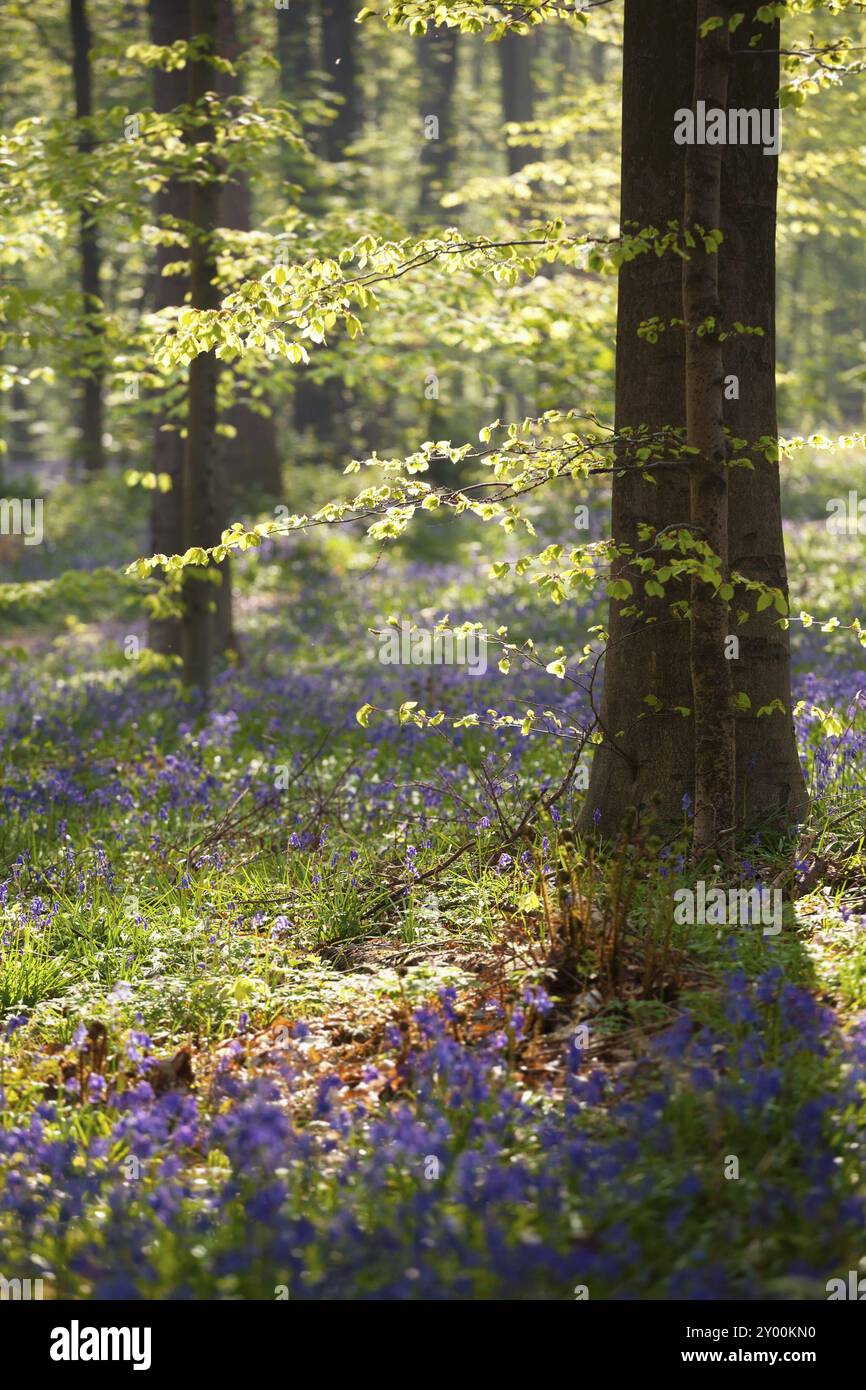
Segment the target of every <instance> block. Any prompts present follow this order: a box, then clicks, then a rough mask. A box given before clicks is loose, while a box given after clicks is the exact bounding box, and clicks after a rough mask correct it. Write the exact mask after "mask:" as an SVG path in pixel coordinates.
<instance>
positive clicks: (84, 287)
mask: <svg viewBox="0 0 866 1390" xmlns="http://www.w3.org/2000/svg"><path fill="white" fill-rule="evenodd" d="M69 26H70V30H71V33H72V75H73V80H74V85H75V116H76V119H77V120H78V121H88V120H89V119H90V118H91V117H92V115H93V95H92V83H91V68H90V26H89V24H88V22H87V10H86V7H85V0H70V3H69ZM78 148H79V150H80V152H81V153H82V154H84V155H87V154H90V153H92V151H93V149H94V140H93V135H92V132H91V131H89V130H88V129H87V128H86V127H85V129H84V130H81V133H80V134H79V137H78ZM79 229H80V230H79V242H80V247H81V299H82V315H81V322H82V329H83V333H84V347H83V350H82V354H81V365H82V369H83V371H84V372H85V373H86V375H85V376H84V378H83V381H82V387H81V402H80V407H79V424H80V429H81V446H80V448H81V461H82V463H83V465H84V469H85V472H86V473H98V472H99V471H100V470H101V469H102V468H104V467H105V453H104V449H103V443H102V435H103V423H102V384H103V379H104V375H105V366H104V356H103V352H104V337H105V332H104V325H103V322H102V308H103V305H102V299H101V296H100V268H101V258H100V251H99V238H98V235H97V230H96V223H95V221H94V217H93V211H92V209H90V208H88V207H87V205H86V203H82V205H81V209H80V212H79Z"/></svg>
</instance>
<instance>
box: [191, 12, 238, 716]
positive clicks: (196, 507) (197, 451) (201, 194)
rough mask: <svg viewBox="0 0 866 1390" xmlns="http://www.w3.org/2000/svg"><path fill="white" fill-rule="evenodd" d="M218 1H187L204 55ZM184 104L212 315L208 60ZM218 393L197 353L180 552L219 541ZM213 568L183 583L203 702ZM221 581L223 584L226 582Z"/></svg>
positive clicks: (194, 221) (194, 236) (207, 360)
mask: <svg viewBox="0 0 866 1390" xmlns="http://www.w3.org/2000/svg"><path fill="white" fill-rule="evenodd" d="M217 3H218V0H191V5H190V27H191V31H192V35H193V37H194V38H195V37H200V36H201V37H204V39H205V40H206V53H215V52H216V46H217ZM188 70H189V104H190V107H191V108H192V118H193V124H192V125H191V128H190V131H189V135H188V140H189V143H190V144H191V145H195V146H197V147H198V153H199V156H200V158H199V161H198V169H197V177H196V178H195V180H194V182H193V183H192V186H191V191H190V236H191V242H190V299H191V303H192V307H193V308H194V309H214V308H216V307H217V304H218V302H219V296H218V292H217V288H216V284H215V276H216V257H215V247H214V235H215V232H216V228H217V219H218V212H219V184H218V183H217V181H216V173H217V171H216V168H215V162H214V156H213V141H214V129H213V126H212V124H210V123H209V122H205V123H204V124H201V125H198V124H195V118H196V116H197V114H199V113H200V112H201V110H202V100H203V98H204V96H205V93H206V92H208V91H212V90H213V88H214V82H213V71H214V70H213V68H212V66H211V65H210V64H209V63H208V62H207V61H206V56H205V54H202V55H201V56H199V57H197V58H196V60H195V61H192V62H190V64H189V69H188ZM216 390H217V360H216V357H215V356H214V353H213V351H210V352H202V353H199V354H198V355H197V356H196V357H194V358H193V360H192V361H191V362H190V365H189V397H188V413H187V439H186V449H185V451H184V460H183V539H184V548H185V549H187V548H189V547H191V546H203V547H207V546H211V545H214V544H215V543H216V542H217V541H218V540H219V525H218V521H217V512H216V422H217V407H216ZM210 573H211V567H210V566H208V567H207V568H204V567H202V566H199V565H195V566H191V567H190V568H189V569H188V570H187V572H186V575H185V578H184V584H183V600H184V617H183V675H184V683H185V684H186V685H188V686H191V687H193V688H195V689H197V690H199V691H201V692H202V694H203V695H204V696H205V697H207V694H208V691H209V689H210V683H211V674H212V663H213V650H214V622H213V616H212V609H213V607H214V598H215V592H216V591H215V588H214V587H213V586H212V585H211V584H210V583H209V582H207V581H208V576H209V574H210ZM228 582H229V580H228V575H227V574H223V583H228Z"/></svg>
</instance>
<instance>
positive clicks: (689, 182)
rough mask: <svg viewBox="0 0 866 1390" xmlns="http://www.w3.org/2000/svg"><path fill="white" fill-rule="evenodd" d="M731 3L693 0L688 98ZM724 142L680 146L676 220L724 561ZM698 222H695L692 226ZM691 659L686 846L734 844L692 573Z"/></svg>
mask: <svg viewBox="0 0 866 1390" xmlns="http://www.w3.org/2000/svg"><path fill="white" fill-rule="evenodd" d="M718 15H721V17H722V20H723V23H722V25H721V27H719V28H715V29H712V30H711V32H709V33H707V34H706V37H704V38H701V26H702V24H704V23H705V22H707V21H708V20H710V19H712V18H713V17H714V16H718ZM729 18H730V4H728V3H720V0H699V3H698V13H697V24H698V28H697V37H696V50H695V89H694V104H695V108H697V103H698V101H704V102H706V106H707V109H710V108H722V109H724V108H725V106H726V105H727V99H728V74H729V66H730V34H729V31H728V19H729ZM721 180H722V146H721V145H698V144H695V145H687V146H686V156H685V209H684V216H683V222H684V225H685V227H686V228H687V229H690V230H693V232H694V235H695V237H696V240H697V245H696V246H695V247H694V249H693V250H692V251H691V252H690V255H689V259H688V260H686V261H684V262H683V317H684V319H685V335H686V427H687V440H688V443H689V445H690V446H692V447H693V448H695V449H696V450H697V451H698V452H697V453H696V455H695V459H694V463H693V465H692V468H691V520H692V523H693V524H694V526H695V527H696V528H697V527H700V528H701V530H702V531H703V534H704V536H705V538H706V541H707V544H708V546H709V547H710V549H711V550H712V551H713V553H714V554H715V555H717V556H718V557H719V559H720V561H721V569H720V571H719V580H720V581H721V580H726V579H727V568H728V475H727V470H726V466H725V460H726V441H725V428H724V419H723V388H724V363H723V360H722V345H721V343H720V342H719V332H720V330H721V327H722V320H721V304H720V301H719V268H718V267H719V263H718V254H717V253H716V252H708V251H707V250H706V249H705V247H704V245H703V242H702V237H701V232H702V231H703V232H707V233H709V232H711V231H713V230H714V229H716V228H718V226H719V224H720V222H721ZM694 229H698V230H694ZM691 615H692V616H691V629H690V639H691V642H690V664H691V677H692V692H693V710H694V728H695V815H694V841H693V845H692V854H693V857H694V859H695V860H698V859H700V858H702V857H703V856H704V855H706V854H708V853H710V852H711V851H716V852H717V853H719V854H721V855H727V854H729V853H730V851H731V844H732V836H731V830H730V828H731V827H732V826H733V825H734V823H735V819H736V817H735V815H734V712H733V708H732V703H731V672H730V665H729V663H728V661H727V660H726V659H725V651H724V648H725V638H726V636H727V632H728V605H727V603H726V602H725V601H724V600H723V599H722V598H721V597H720V596H719V593H718V589H717V588H716V586H715V585H713V584H711V583H708V582H707V581H706V580H703V579H701V578H700V577H699V576H697V575H695V576H693V578H692V584H691Z"/></svg>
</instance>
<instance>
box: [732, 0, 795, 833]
mask: <svg viewBox="0 0 866 1390" xmlns="http://www.w3.org/2000/svg"><path fill="white" fill-rule="evenodd" d="M760 3H761V0H743V3H742V4H741V3H739V2H738V4H737V5H736V9H737V10H738V11H741V12H745V15H746V18H745V21H744V23H743V24H742V25H741V26H740V27H739V28H738V29H737V30H736V31H735V33H734V36H733V39H732V48H733V49H734V60H733V63H732V65H731V75H730V81H729V84H728V105H729V106H730V107H738V108H740V107H742V108H746V109H749V108H750V107H757V108H758V110H772V109H773V108H774V107H775V106H776V105H777V104H778V90H779V80H780V73H779V56H778V50H779V47H780V41H779V25H778V23H776V24H775V25H770V24H765V23H763V22H758V21H756V20H755V18H754V16H755V12H756V11H757V9H758V8H759V7H760ZM753 38H756V39H757V43H756V45H755V47H754V48H753V47H751V46H750V45H751V40H752V39H753ZM778 175H779V161H778V159H777V158H776V157H775V156H771V155H765V154H764V153H763V150H762V149H761V148H760V147H758V146H755V145H729V146H727V147H726V149H725V152H724V158H723V160H722V231H723V232H724V235H725V239H724V241H723V242H722V246H721V249H720V251H719V283H720V292H721V300H722V306H723V308H724V314H725V321H726V323H727V324H728V325H730V324H732V323H737V322H739V323H743V324H746V325H748V326H749V327H760V328H763V329H764V333H763V335H762V336H758V335H756V334H740V335H736V334H735V335H733V336H732V337H730V338H728V339H727V341H726V342H725V345H724V353H725V374H726V377H731V376H733V377H735V378H736V381H735V382H731V383H730V386H729V388H728V389H727V390H726V393H725V401H724V412H725V424H726V425H727V426H728V429H729V430H730V431H731V433H732V434H733V435H734V436H735V437H737V438H739V439H746V440H749V441H750V442H752V443H753V442H754V441H756V440H758V439H762V438H769V439H771V440H772V439H776V437H777V435H778V423H777V417H776V330H775V318H776V274H775V268H776V192H777V185H778ZM735 393H736V394H735ZM746 452H748V453H749V455H750V458H751V461H752V464H753V469H752V470H749V469H743V468H732V469H730V470H729V471H728V553H729V559H730V565H731V569H732V570H734V571H737V572H738V573H740V574H744V575H745V576H746V577H747V578H748V579H757V580H760V581H761V583H763V584H769V585H771V586H772V587H774V588H777V589H780V590H781V591H782V593H783V594H784V595H785V597H786V598H787V596H788V576H787V570H786V565H785V545H784V540H783V536H782V503H781V488H780V482H779V465H778V463H776V462H775V461H769V460H768V459H767V458H766V456H765V454H764V452H763V450H761V449H752V450H748V451H746ZM734 602H735V606H736V607H737V608H738V609H739V608H745V609H747V611H748V613H749V618H748V621H747V622H746V623H744V624H743V625H742V626H736V627H734V628H732V631H733V632H734V633H735V634H736V635H737V636H738V637H739V643H740V654H739V658H738V659H737V660H736V661H733V662H731V663H730V664H731V677H732V680H733V681H734V682H735V689H737V690H742V691H744V692H745V693H746V694H747V695H748V697H749V700H750V702H751V707H750V708H749V709H748V710H745V711H741V712H737V713H736V714H735V721H736V758H737V804H736V810H737V815H738V819H739V821H740V822H741V823H743V822H749V823H755V824H760V825H761V826H762V827H768V828H770V829H775V828H780V829H784V828H785V827H786V826H788V825H790V824H792V823H793V822H795V821H798V820H802V819H803V818H804V817H805V814H806V810H807V806H808V798H807V796H806V788H805V782H804V778H803V773H802V769H801V767H800V760H799V756H798V753H797V744H796V739H795V736H794V721H793V718H792V716H791V652H790V642H789V636H788V632H787V630H786V629H783V628H781V627H779V614H778V613H776V612H775V610H774V609H772V608H770V609H765V610H764V612H762V613H758V612H757V611H756V609H755V604H754V601H752V602H751V603H749V604H743V603H739V602H737V600H736V599H735V601H734ZM774 701H779V702H780V703H781V704H782V706H783V707H784V711H785V712H784V713H778V712H777V713H774V714H771V715H765V716H763V717H761V718H758V717H757V711H758V710H759V709H761V708H764V707H766V706H768V705H772V704H773V702H774Z"/></svg>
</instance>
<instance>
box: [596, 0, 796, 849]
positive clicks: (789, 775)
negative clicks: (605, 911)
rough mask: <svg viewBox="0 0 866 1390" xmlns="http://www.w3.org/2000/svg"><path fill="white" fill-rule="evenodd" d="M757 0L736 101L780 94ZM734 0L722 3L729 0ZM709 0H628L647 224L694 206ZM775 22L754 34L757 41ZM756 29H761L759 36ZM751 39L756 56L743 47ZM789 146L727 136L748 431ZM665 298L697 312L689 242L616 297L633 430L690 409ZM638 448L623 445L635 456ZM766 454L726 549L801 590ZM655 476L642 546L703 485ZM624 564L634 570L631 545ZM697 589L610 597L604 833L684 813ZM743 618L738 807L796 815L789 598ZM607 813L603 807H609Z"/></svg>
mask: <svg viewBox="0 0 866 1390" xmlns="http://www.w3.org/2000/svg"><path fill="white" fill-rule="evenodd" d="M757 8H758V3H757V0H743V3H742V4H738V6H737V9H738V10H741V11H745V12H746V14H747V18H746V20H745V22H744V23H743V24H742V26H741V27H740V29H739V30H738V31H737V33H736V35H735V40H734V48H735V49H736V50H737V52H736V54H735V56H734V61H733V69H732V74H731V76H730V79H729V93H728V104H729V105H731V106H737V107H745V108H747V109H748V108H751V107H758V108H766V107H770V108H772V107H774V106H775V105H776V104H777V90H778V57H777V56H776V57H773V56H771V55H770V54H765V55H762V50H763V49H769V50H772V49H777V50H778V48H779V36H778V30H776V31H775V32H774V30H773V27H772V26H767V25H763V24H754V27H752V21H753V18H754V14H755V11H756V9H757ZM715 12H716V13H718V12H719V10H718V8H717V9H716V11H715ZM696 14H697V12H696V4H695V0H671V3H669V4H666V5H664V6H658V5H656V4H654V3H653V2H652V0H626V6H625V29H624V50H623V130H622V190H621V219H622V224H623V226H624V227H625V226H626V225H627V224H629V223H634V224H637V225H638V226H656V227H664V226H665V225H666V223H667V221H668V219H669V218H671V217H676V218H677V219H678V220H681V213H682V209H683V208H684V201H685V184H684V164H685V161H684V147H683V146H678V145H676V144H674V142H673V125H674V113H675V112H676V111H677V110H679V109H681V108H686V107H690V106H691V103H692V100H693V84H694V57H695V41H694V36H695V33H696ZM753 33H755V34H759V35H760V36H761V37H760V42H759V44H758V46H757V47H756V49H754V50H751V49H749V47H748V44H749V39H750V38H751V36H752V34H753ZM744 36H745V37H744ZM743 50H745V56H740V53H741V52H742V51H743ZM776 179H777V161H776V159H774V158H772V157H770V156H767V155H764V154H763V151H762V150H761V148H760V147H756V146H727V147H725V148H724V150H723V156H722V201H721V228H722V231H723V232H724V241H723V242H722V245H721V248H720V250H719V252H718V274H719V284H720V298H721V303H722V309H723V312H724V317H725V321H726V322H727V323H728V324H731V323H733V322H736V321H737V320H740V321H742V322H743V323H744V324H747V325H751V326H755V325H759V326H762V327H764V329H765V333H764V336H763V337H758V336H753V335H748V336H747V335H741V336H736V335H735V336H732V337H730V338H728V339H727V341H726V342H725V344H724V354H725V373H726V374H738V376H739V400H735V399H727V398H726V399H725V400H724V412H725V415H724V418H725V422H726V424H727V425H728V427H729V428H730V429H731V430H732V431H733V432H734V433H735V434H736V435H738V436H739V437H741V438H745V439H748V440H750V441H754V440H757V439H759V438H760V437H761V436H763V435H768V436H769V437H770V438H771V439H772V438H775V436H776V403H775V402H776V397H775V346H774V341H775V331H774V311H775V297H774V284H775V198H776ZM654 314H657V315H658V316H659V317H660V318H661V319H662V320H663V321H665V322H670V320H671V319H673V318H679V317H682V284H681V272H680V268H679V264H678V263H677V261H676V258H675V257H672V256H670V257H669V256H665V257H662V258H657V257H655V256H652V255H650V256H642V257H638V258H637V259H636V260H634V261H632V262H630V263H628V264H626V265H624V266H623V268H622V270H621V271H620V277H619V304H618V312H617V365H616V425H617V429H618V430H621V429H623V428H627V427H636V426H638V425H640V424H646V425H649V426H651V427H654V428H662V427H664V426H675V427H682V426H684V425H685V423H686V407H685V341H684V336H683V334H682V333H681V332H679V331H677V330H672V329H668V330H667V331H666V332H664V333H663V334H662V335H661V337H660V339H659V341H658V342H657V343H655V344H651V343H648V342H646V341H645V340H644V339H641V338H638V336H637V328H638V325H639V324H640V323H641V322H642V321H643V320H646V319H648V318H649V317H651V316H652V315H654ZM627 456H628V455H627V451H626V450H624V451H623V457H624V458H625V459H627ZM753 457H754V461H755V469H754V471H750V470H747V469H739V468H738V469H733V470H729V477H728V492H729V516H728V554H729V559H730V566H731V569H732V570H737V571H739V572H741V573H744V574H746V575H747V576H749V577H754V578H760V579H762V580H763V581H764V582H766V583H770V584H773V585H775V586H777V587H779V588H780V589H781V590H782V592H783V593H787V579H786V573H785V557H784V547H783V543H782V522H781V501H780V495H779V471H778V467H777V465H775V464H772V463H768V462H767V461H766V460H765V459H764V458H763V455H762V454H759V453H758V452H757V451H756V452H755V453H754V455H753ZM656 477H657V483H656V484H655V485H652V484H650V483H646V482H645V481H644V480H643V479H642V478H641V477H640V475H639V474H638V473H637V472H635V471H629V472H628V473H626V474H625V475H624V476H622V477H617V478H615V479H614V482H613V494H612V512H611V529H612V534H613V537H614V539H615V540H616V541H617V542H618V543H619V544H621V545H630V546H633V547H635V548H640V546H641V544H645V543H641V542H639V541H638V536H637V527H638V523H639V522H641V521H644V522H647V523H648V524H649V525H651V526H653V527H654V529H655V530H656V531H658V530H660V529H661V528H662V527H664V526H670V525H672V524H674V523H678V522H683V523H685V522H686V521H688V519H689V517H690V490H689V485H688V480H687V477H686V474H685V472H684V470H682V469H662V470H659V472H658V473H657V475H656ZM618 568H619V571H620V572H622V573H624V574H625V575H627V576H628V577H631V578H632V579H633V580H634V578H635V577H634V575H633V574H632V572H631V570H630V567H629V566H628V564H627V563H625V562H623V563H621V564H620V565H619V567H618ZM688 597H689V595H688V590H686V591H685V592H683V591H682V589H681V590H679V591H677V590H676V588H672V586H671V585H670V584H669V585H668V586H667V591H666V595H665V598H664V599H663V600H662V599H652V600H649V601H646V600H642V603H641V606H642V608H643V609H644V611H645V613H646V617H647V618H650V619H652V620H653V621H652V622H648V621H646V619H643V620H638V619H636V618H623V616H622V609H623V607H627V606H628V605H627V604H624V603H623V602H619V601H615V600H614V601H612V602H611V605H610V614H609V619H608V629H609V632H610V643H609V647H608V651H607V655H606V658H605V668H604V692H603V696H602V699H601V705H600V714H601V719H602V723H603V726H604V729H605V730H606V731H607V732H606V739H605V743H604V744H603V745H601V746H600V747H599V748H598V750H597V752H596V754H595V757H594V760H593V766H592V772H591V776H590V785H589V790H588V792H587V797H586V802H585V805H584V809H583V812H582V815H581V820H580V828H581V829H582V830H584V831H591V830H592V829H593V827H594V826H595V825H596V824H598V827H599V829H600V831H601V833H602V834H604V835H608V836H610V835H614V834H616V833H617V831H618V830H619V828H620V826H621V824H622V820H623V817H624V815H625V813H626V810H627V809H628V808H629V807H630V806H636V807H638V808H641V807H643V808H646V807H647V806H648V805H649V803H650V801H651V799H653V797H654V796H655V797H656V798H657V800H658V807H659V812H660V815H661V817H662V819H663V820H664V821H666V822H668V823H675V822H677V821H680V822H681V821H682V818H683V811H682V799H683V796H684V795H685V794H686V793H689V794H690V795H693V794H694V729H693V726H692V721H691V720H686V719H683V717H682V716H681V715H678V714H676V713H674V712H673V710H674V708H675V706H678V705H679V706H683V707H687V708H691V707H692V689H691V680H690V651H689V629H688V624H686V623H684V622H682V621H678V620H677V619H676V618H675V617H673V616H672V614H671V604H672V603H673V602H674V601H675V600H677V599H680V600H686V601H687V600H688ZM736 606H737V608H740V607H747V606H748V607H749V610H750V616H749V620H748V622H746V623H745V624H744V625H743V626H742V627H740V626H736V627H734V634H735V635H737V636H738V637H739V640H740V657H739V662H734V663H732V672H731V674H732V679H733V680H734V681H735V682H736V684H735V688H736V689H737V690H742V691H744V692H745V693H746V694H747V695H748V696H749V698H750V701H751V709H750V710H749V711H746V712H742V713H740V712H738V713H737V715H736V719H735V722H736V802H735V810H736V815H737V821H738V823H739V824H749V823H753V822H756V823H757V822H759V823H760V824H761V825H762V826H763V825H766V824H767V821H768V818H770V819H771V821H772V824H773V826H774V827H775V828H777V829H784V828H787V827H790V826H791V825H792V824H793V823H795V822H796V821H797V820H798V819H800V818H801V817H802V815H803V813H804V810H805V806H806V797H805V789H804V783H803V776H802V772H801V769H800V764H799V759H798V756H797V749H796V743H795V740H794V732H793V723H792V719H791V714H790V708H791V692H790V655H789V648H788V636H787V633H786V632H785V631H783V630H782V629H780V628H779V627H778V626H777V619H778V614H776V613H773V612H772V611H765V612H763V613H760V614H757V613H756V612H755V611H754V603H753V602H752V603H750V604H749V605H745V604H741V603H739V602H737V603H736ZM648 694H649V695H654V696H655V697H656V698H657V699H658V700H659V701H660V702H661V705H662V709H661V711H660V712H658V713H650V712H649V711H648V707H647V705H646V703H645V702H644V697H645V696H646V695H648ZM776 699H778V700H779V701H780V702H781V704H782V705H783V706H784V709H785V713H784V714H779V713H776V714H772V715H768V716H765V717H762V718H760V719H758V718H757V717H756V714H757V710H758V709H759V708H761V707H762V706H766V705H768V704H771V703H772V701H773V700H776ZM596 813H597V814H596Z"/></svg>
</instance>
